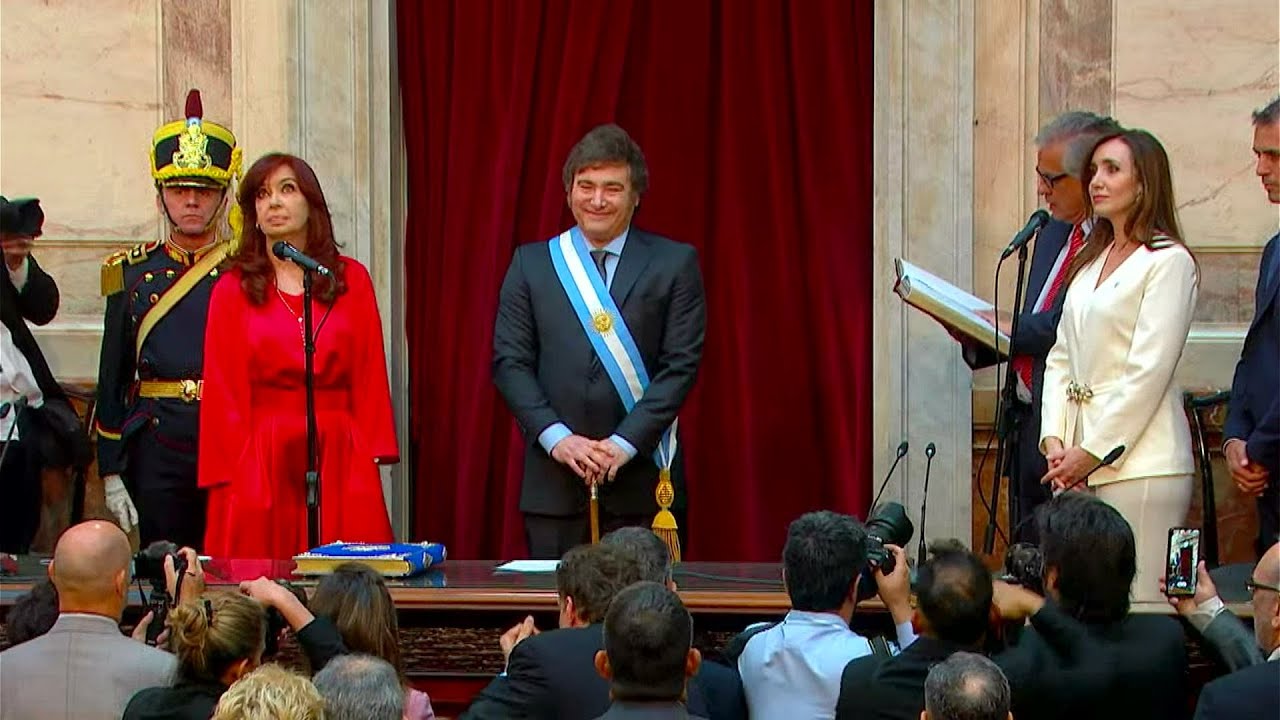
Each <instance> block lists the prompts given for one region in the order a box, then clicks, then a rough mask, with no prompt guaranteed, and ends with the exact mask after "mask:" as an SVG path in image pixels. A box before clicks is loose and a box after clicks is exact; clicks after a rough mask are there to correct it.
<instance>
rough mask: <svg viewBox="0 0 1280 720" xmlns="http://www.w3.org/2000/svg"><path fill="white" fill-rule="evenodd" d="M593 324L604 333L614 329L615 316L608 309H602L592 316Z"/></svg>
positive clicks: (599, 331) (598, 330)
mask: <svg viewBox="0 0 1280 720" xmlns="http://www.w3.org/2000/svg"><path fill="white" fill-rule="evenodd" d="M591 325H592V326H593V327H594V328H595V329H596V332H598V333H600V334H601V335H604V334H605V333H607V332H609V331H610V330H613V316H611V315H610V314H609V312H608V311H607V310H601V311H599V312H597V313H596V314H595V315H592V316H591Z"/></svg>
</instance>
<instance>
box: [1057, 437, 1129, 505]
mask: <svg viewBox="0 0 1280 720" xmlns="http://www.w3.org/2000/svg"><path fill="white" fill-rule="evenodd" d="M1124 450H1125V448H1124V446H1123V445H1117V446H1115V447H1113V448H1111V452H1109V453H1107V456H1106V457H1104V458H1102V460H1101V461H1099V462H1098V464H1097V465H1094V466H1093V467H1092V468H1090V469H1089V472H1087V473H1085V474H1084V475H1083V476H1081V477H1080V478H1079V479H1078V480H1076V481H1075V482H1073V483H1071V484H1070V485H1068V486H1066V487H1064V488H1062V489H1061V490H1059V491H1058V492H1056V493H1054V496H1055V497H1056V496H1058V495H1061V494H1062V493H1064V492H1066V491H1068V490H1071V489H1073V488H1075V486H1077V485H1079V484H1080V483H1082V482H1084V481H1085V480H1088V479H1089V476H1090V475H1092V474H1094V473H1095V472H1097V471H1098V470H1099V469H1101V468H1104V467H1106V466H1107V465H1110V464H1111V463H1113V462H1115V461H1116V460H1119V459H1120V456H1121V455H1123V454H1124Z"/></svg>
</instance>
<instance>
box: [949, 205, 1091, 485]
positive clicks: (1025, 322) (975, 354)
mask: <svg viewBox="0 0 1280 720" xmlns="http://www.w3.org/2000/svg"><path fill="white" fill-rule="evenodd" d="M1073 227H1074V226H1073V225H1072V224H1071V223H1065V222H1062V221H1061V220H1052V221H1050V222H1049V224H1048V225H1045V226H1044V228H1042V229H1041V230H1040V234H1039V235H1037V236H1036V243H1035V250H1034V252H1033V253H1032V255H1031V268H1030V269H1029V270H1028V271H1027V285H1026V294H1025V295H1024V297H1023V301H1022V312H1021V313H1019V314H1018V332H1017V334H1016V335H1014V336H1013V337H1012V338H1010V339H1009V340H1010V342H1009V349H1010V351H1011V352H1012V353H1013V354H1014V355H1030V356H1031V358H1032V366H1031V404H1030V405H1023V404H1021V403H1019V404H1018V405H1017V407H1015V408H1014V411H1015V412H1017V413H1018V416H1019V419H1020V426H1021V429H1020V431H1019V436H1018V438H1019V442H1018V446H1017V447H1016V448H1011V450H1010V451H1011V452H1016V453H1017V455H1018V462H1019V467H1020V468H1021V479H1020V481H1019V484H1020V485H1021V486H1023V487H1030V486H1032V484H1034V483H1039V481H1040V478H1042V477H1044V474H1045V473H1047V472H1048V471H1049V466H1048V463H1047V462H1046V461H1045V459H1044V456H1043V455H1042V454H1041V453H1040V399H1041V397H1042V396H1043V392H1044V361H1045V358H1046V357H1048V356H1049V350H1050V349H1052V348H1053V343H1054V342H1055V341H1056V340H1057V339H1058V319H1059V318H1061V317H1062V303H1063V301H1064V300H1065V299H1066V297H1067V289H1066V288H1065V287H1064V288H1062V290H1060V291H1059V292H1058V296H1057V297H1056V298H1054V300H1053V303H1052V305H1050V306H1049V308H1048V309H1047V310H1045V311H1044V312H1034V308H1035V305H1036V300H1037V299H1038V298H1039V297H1040V291H1041V290H1043V289H1044V286H1045V283H1046V282H1048V280H1049V273H1050V272H1051V271H1052V270H1053V264H1054V263H1055V262H1057V260H1058V255H1059V254H1060V253H1061V252H1062V248H1063V247H1065V246H1066V244H1067V240H1068V239H1070V237H1071V229H1072V228H1073ZM1014 267H1016V265H1015V266H1014ZM964 358H965V362H966V363H968V364H969V366H970V367H972V368H974V369H975V370H976V369H978V368H983V367H989V366H991V365H994V364H996V362H997V361H998V358H997V356H996V354H995V352H994V351H991V350H988V349H986V348H979V347H977V346H968V347H966V348H964Z"/></svg>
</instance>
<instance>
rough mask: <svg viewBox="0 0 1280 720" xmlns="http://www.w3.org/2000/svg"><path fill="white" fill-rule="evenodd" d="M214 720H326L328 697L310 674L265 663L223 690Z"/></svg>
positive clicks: (214, 712)
mask: <svg viewBox="0 0 1280 720" xmlns="http://www.w3.org/2000/svg"><path fill="white" fill-rule="evenodd" d="M210 720H324V698H323V697H321V696H320V691H319V690H316V686H315V685H313V684H311V681H310V680H308V679H307V678H305V677H303V676H301V675H298V674H297V673H294V672H291V671H289V670H286V669H284V668H282V667H280V666H279V665H275V664H271V665H263V666H262V667H260V668H258V669H256V670H254V671H253V672H251V673H249V674H248V675H245V676H244V677H242V678H240V679H239V680H237V681H236V682H235V683H233V684H232V685H231V687H230V688H228V689H227V691H226V692H225V693H223V694H222V697H221V698H220V699H219V700H218V707H217V708H216V709H215V710H214V711H213V717H211V718H210Z"/></svg>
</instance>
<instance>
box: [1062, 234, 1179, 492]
mask: <svg viewBox="0 0 1280 720" xmlns="http://www.w3.org/2000/svg"><path fill="white" fill-rule="evenodd" d="M1106 256H1107V253H1106V252H1103V253H1102V254H1101V255H1099V256H1098V258H1097V259H1096V260H1094V261H1093V262H1092V263H1090V264H1089V265H1087V266H1085V267H1084V268H1082V269H1081V270H1080V272H1079V274H1077V275H1076V277H1075V279H1074V280H1072V282H1071V286H1070V287H1069V288H1067V296H1066V299H1065V300H1064V303H1063V306H1062V320H1061V321H1060V322H1059V323H1058V339H1057V342H1055V343H1054V345H1053V349H1052V350H1050V351H1049V357H1048V359H1047V360H1046V362H1045V371H1044V401H1043V403H1042V405H1041V409H1040V421H1041V425H1040V448H1041V450H1042V451H1043V450H1044V440H1045V438H1049V437H1056V438H1059V439H1060V440H1062V444H1063V446H1064V447H1068V448H1069V447H1073V446H1076V445H1079V446H1080V447H1082V448H1083V449H1084V450H1086V451H1087V452H1089V453H1090V454H1091V455H1093V456H1094V457H1097V458H1104V457H1106V456H1107V454H1108V453H1110V452H1111V451H1112V450H1113V449H1114V448H1115V447H1116V446H1119V445H1124V446H1125V451H1124V453H1123V454H1121V455H1120V457H1119V459H1117V460H1116V461H1115V462H1114V463H1112V464H1111V465H1110V466H1109V467H1104V468H1100V469H1098V471H1097V472H1095V473H1094V474H1093V476H1092V477H1090V478H1089V485H1091V486H1096V485H1104V484H1106V483H1111V482H1116V481H1118V480H1129V479H1132V478H1139V477H1152V476H1160V475H1190V474H1192V473H1193V472H1194V471H1195V464H1194V460H1193V458H1192V450H1191V430H1190V428H1189V426H1188V425H1187V416H1186V413H1185V412H1184V411H1183V409H1182V398H1181V392H1180V388H1178V387H1175V386H1174V383H1173V372H1174V369H1175V368H1176V367H1177V365H1178V360H1179V358H1181V357H1182V350H1183V348H1184V347H1186V344H1187V333H1188V332H1189V331H1190V329H1191V314H1192V312H1193V311H1194V310H1195V306H1196V291H1197V272H1196V264H1195V260H1194V259H1192V257H1191V253H1190V252H1188V251H1187V250H1186V248H1185V247H1183V246H1182V245H1180V244H1176V243H1172V242H1170V243H1168V244H1161V245H1159V249H1155V250H1153V249H1150V248H1148V247H1146V246H1142V247H1139V248H1138V249H1137V250H1134V251H1133V254H1132V255H1130V256H1129V257H1128V258H1126V259H1125V260H1124V262H1122V263H1121V264H1120V267H1118V268H1116V269H1115V271H1113V272H1112V273H1111V275H1110V276H1109V277H1108V278H1107V279H1106V281H1105V282H1104V283H1102V285H1101V286H1100V287H1096V286H1097V283H1098V276H1099V274H1100V273H1101V272H1102V265H1103V263H1104V262H1105V260H1106Z"/></svg>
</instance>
